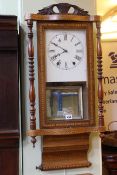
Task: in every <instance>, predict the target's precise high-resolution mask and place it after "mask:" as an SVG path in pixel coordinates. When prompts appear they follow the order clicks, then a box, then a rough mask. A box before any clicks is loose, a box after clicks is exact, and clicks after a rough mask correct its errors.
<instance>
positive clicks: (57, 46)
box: [51, 42, 68, 52]
mask: <svg viewBox="0 0 117 175" xmlns="http://www.w3.org/2000/svg"><path fill="white" fill-rule="evenodd" d="M51 44H53V45H54V46H56V47H59V48H60V49H62V50H64V52H68V51H67V50H66V49H64V48H63V47H61V46H59V45H58V44H56V43H53V42H51Z"/></svg>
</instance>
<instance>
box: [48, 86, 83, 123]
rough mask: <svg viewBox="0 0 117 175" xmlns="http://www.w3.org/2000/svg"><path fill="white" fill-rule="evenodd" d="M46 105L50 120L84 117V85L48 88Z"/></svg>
mask: <svg viewBox="0 0 117 175" xmlns="http://www.w3.org/2000/svg"><path fill="white" fill-rule="evenodd" d="M46 106H47V117H48V119H49V120H69V119H82V118H83V107H82V87H81V86H79V87H75V88H73V87H72V88H67V87H64V88H60V87H58V88H55V87H54V88H52V87H50V88H48V89H47V90H46Z"/></svg>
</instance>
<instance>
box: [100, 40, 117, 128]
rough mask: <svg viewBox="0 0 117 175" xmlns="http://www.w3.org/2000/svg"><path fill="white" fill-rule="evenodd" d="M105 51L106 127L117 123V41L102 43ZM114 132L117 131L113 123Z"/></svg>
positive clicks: (104, 104)
mask: <svg viewBox="0 0 117 175" xmlns="http://www.w3.org/2000/svg"><path fill="white" fill-rule="evenodd" d="M102 51H103V89H104V100H103V106H104V118H105V125H106V128H107V129H108V125H109V123H110V122H112V121H117V41H116V42H115V41H105V42H102ZM110 129H112V130H117V123H116V122H115V123H113V124H112V126H111V128H110Z"/></svg>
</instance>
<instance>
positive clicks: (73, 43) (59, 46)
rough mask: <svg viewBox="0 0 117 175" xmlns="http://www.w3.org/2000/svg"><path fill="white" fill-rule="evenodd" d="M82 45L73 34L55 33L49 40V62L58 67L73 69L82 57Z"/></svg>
mask: <svg viewBox="0 0 117 175" xmlns="http://www.w3.org/2000/svg"><path fill="white" fill-rule="evenodd" d="M83 53H84V50H83V45H82V42H81V41H80V39H79V38H78V37H76V36H75V35H73V34H69V33H63V34H57V35H55V36H54V37H52V39H51V40H50V42H49V46H48V56H49V59H50V61H51V63H52V64H53V65H54V66H56V67H57V68H59V69H62V70H68V69H73V68H75V67H76V66H78V65H79V63H80V62H81V60H82V59H83Z"/></svg>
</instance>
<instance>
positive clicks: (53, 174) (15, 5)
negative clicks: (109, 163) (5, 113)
mask: <svg viewBox="0 0 117 175" xmlns="http://www.w3.org/2000/svg"><path fill="white" fill-rule="evenodd" d="M60 2H68V3H72V4H75V5H79V6H80V7H81V8H83V9H85V10H87V11H89V13H90V14H92V15H93V14H96V0H87V1H86V0H82V1H80V0H79V1H78V0H72V1H70V0H51V1H49V0H39V1H34V0H19V1H16V0H12V1H11V0H10V1H8V0H4V1H3V0H0V9H1V10H0V11H1V13H2V14H15V15H18V18H19V22H20V25H21V27H22V29H23V32H22V111H23V112H22V114H23V115H22V118H23V142H22V144H23V175H76V174H77V175H78V174H82V173H92V174H93V175H102V173H101V169H102V164H101V144H100V139H99V136H98V134H91V137H90V149H89V153H88V158H89V161H91V162H92V166H91V167H89V168H79V169H72V170H60V171H49V172H41V171H39V170H36V169H35V167H36V166H38V165H40V164H41V139H40V138H37V144H36V147H35V148H32V144H31V143H30V138H29V137H27V136H26V130H28V129H29V116H30V114H29V100H28V91H29V81H28V60H27V26H26V22H25V20H24V16H25V14H26V13H37V11H38V10H39V9H42V8H43V7H45V6H48V5H50V4H53V3H60ZM34 47H35V87H36V94H38V88H37V87H38V84H37V78H38V77H37V60H36V31H35V25H34ZM36 108H37V110H36V116H38V111H39V109H38V96H37V95H36ZM37 119H38V117H37ZM38 126H39V120H37V127H38ZM97 155H98V156H97ZM20 161H21V160H20ZM21 174H22V173H21V172H20V175H21Z"/></svg>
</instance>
